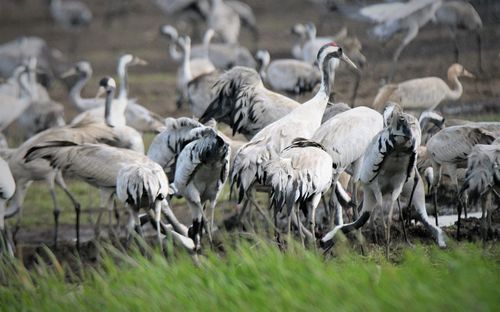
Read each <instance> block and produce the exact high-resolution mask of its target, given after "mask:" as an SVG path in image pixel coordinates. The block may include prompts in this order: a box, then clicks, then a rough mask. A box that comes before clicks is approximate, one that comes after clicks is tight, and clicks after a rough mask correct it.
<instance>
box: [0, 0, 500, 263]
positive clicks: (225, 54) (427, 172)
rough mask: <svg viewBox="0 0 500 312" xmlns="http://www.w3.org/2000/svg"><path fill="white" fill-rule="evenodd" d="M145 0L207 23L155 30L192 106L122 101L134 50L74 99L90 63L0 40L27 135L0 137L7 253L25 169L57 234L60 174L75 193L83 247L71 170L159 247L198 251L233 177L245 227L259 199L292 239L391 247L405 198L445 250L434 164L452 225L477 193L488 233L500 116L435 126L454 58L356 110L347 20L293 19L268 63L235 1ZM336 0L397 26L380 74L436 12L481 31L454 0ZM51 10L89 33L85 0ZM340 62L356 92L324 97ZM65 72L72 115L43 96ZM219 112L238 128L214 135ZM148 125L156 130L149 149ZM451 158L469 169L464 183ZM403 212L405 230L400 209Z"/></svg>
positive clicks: (4, 109) (13, 103)
mask: <svg viewBox="0 0 500 312" xmlns="http://www.w3.org/2000/svg"><path fill="white" fill-rule="evenodd" d="M153 2H154V3H155V4H156V5H158V7H159V8H161V9H162V10H164V11H165V12H166V13H167V14H169V15H177V16H179V19H181V20H183V21H188V23H189V24H190V25H198V24H202V23H203V22H206V27H207V28H206V29H207V30H206V31H205V33H204V36H203V42H202V43H200V44H198V45H196V44H191V38H190V36H188V35H186V34H183V33H181V32H180V31H178V29H176V28H175V27H173V26H172V25H164V26H162V27H161V28H160V33H161V34H162V35H163V37H165V38H166V40H167V42H168V51H169V55H170V57H171V58H172V60H174V61H176V62H178V63H179V68H178V72H177V86H176V94H177V100H176V101H177V105H178V106H179V107H181V106H182V105H184V104H186V103H187V104H188V106H189V110H190V112H191V115H192V116H193V118H190V117H180V118H166V119H164V118H162V117H161V116H159V115H158V114H156V113H154V112H152V111H150V110H149V109H147V108H146V107H145V106H143V105H141V104H139V103H138V101H137V100H135V99H131V98H129V95H128V79H127V77H128V69H129V67H132V66H142V65H145V64H147V62H146V61H144V60H142V59H140V58H139V57H137V56H134V55H131V54H125V55H122V56H120V57H119V60H118V66H117V74H118V78H119V90H118V92H117V95H116V96H115V91H116V88H117V85H116V82H115V80H114V79H113V78H111V77H109V76H106V77H103V78H102V79H101V80H100V82H99V90H98V93H97V96H96V97H95V98H83V97H82V95H81V91H82V89H83V88H84V87H85V86H86V83H87V82H88V80H89V79H90V78H91V76H92V66H91V64H90V63H89V62H83V61H82V62H78V63H76V64H74V65H72V66H69V67H67V66H64V64H62V63H61V62H60V59H61V58H60V52H58V51H57V50H54V49H52V48H50V47H48V45H47V44H46V43H45V41H44V40H43V39H40V38H36V37H23V38H19V39H17V40H15V41H12V42H8V43H5V44H4V45H1V46H0V74H1V75H2V76H4V77H6V78H7V80H6V81H5V82H4V83H3V84H1V85H0V112H1V114H0V131H3V130H5V129H6V128H7V127H8V126H9V125H10V124H12V123H14V122H16V123H18V124H19V125H21V126H22V127H23V128H25V129H26V130H27V131H26V132H27V135H28V138H27V140H26V141H25V142H23V143H22V144H20V145H19V146H18V147H17V148H8V147H7V146H6V142H7V141H6V140H5V139H3V140H0V142H2V143H1V144H3V146H2V147H1V149H0V230H1V232H2V235H1V244H0V246H1V252H3V253H10V254H12V252H13V248H12V247H13V245H12V240H11V237H10V235H9V234H8V231H7V229H6V227H5V223H4V219H5V218H9V217H12V216H14V215H16V214H17V215H18V216H20V215H21V212H22V206H23V201H24V197H25V195H26V192H27V190H28V188H29V186H30V184H31V183H32V182H33V181H46V183H47V184H48V185H49V188H50V193H51V196H52V200H53V205H54V220H55V231H54V243H55V244H57V241H58V228H59V226H58V225H59V214H60V208H59V204H58V201H57V196H56V192H55V187H56V185H57V186H59V187H60V188H62V189H63V190H64V192H65V194H66V195H67V196H68V197H69V198H70V200H71V202H72V203H73V205H74V209H75V213H76V233H77V234H76V237H77V242H76V244H77V246H79V244H80V234H79V233H80V210H81V207H80V204H79V201H78V198H77V197H76V196H74V195H73V194H72V193H71V191H70V189H69V188H68V187H67V186H66V183H65V181H64V179H65V178H66V177H71V178H74V179H79V180H82V181H85V182H86V183H88V184H90V185H92V186H94V187H96V188H98V189H99V190H100V194H101V207H102V209H101V210H100V213H99V217H98V220H97V224H96V232H97V233H99V232H100V226H99V225H100V223H101V215H102V214H103V213H104V212H108V214H109V220H108V222H109V223H110V226H111V223H112V220H113V213H114V211H115V210H116V207H115V204H114V202H115V200H117V201H118V202H120V203H122V204H123V205H125V206H126V207H127V209H128V211H129V221H128V222H127V227H126V228H127V237H128V238H129V241H130V240H131V239H132V237H133V233H137V234H141V233H142V225H144V224H145V223H151V225H152V226H153V227H154V228H155V229H156V231H157V237H158V241H159V245H160V246H161V247H162V248H163V238H164V236H165V235H168V236H170V237H172V238H173V239H174V241H175V242H176V244H179V245H180V246H183V247H184V248H186V249H187V250H189V251H190V252H192V253H195V254H196V253H197V252H199V250H200V249H201V244H202V238H203V235H206V236H207V237H208V241H209V242H210V243H212V241H213V234H214V233H215V231H216V229H217V226H216V220H215V214H214V211H215V209H216V206H217V200H218V197H219V195H220V193H221V190H222V188H223V186H224V185H225V184H226V182H228V183H229V185H230V188H231V190H232V192H234V194H235V195H236V197H237V203H238V205H237V207H238V218H237V219H238V222H239V223H240V224H241V227H242V228H248V226H251V225H250V223H251V211H252V208H255V209H257V211H258V213H259V214H260V215H261V216H262V221H263V222H266V224H267V226H269V227H270V228H272V229H273V231H274V232H275V234H276V239H277V240H278V241H281V240H283V236H282V235H281V234H286V235H288V236H287V238H286V239H287V240H289V239H291V238H292V236H296V237H298V238H299V239H300V241H301V242H302V244H303V245H306V244H307V245H312V246H316V245H317V244H319V245H320V246H322V247H323V248H329V247H330V246H332V244H333V241H334V237H335V235H336V234H337V233H338V232H339V231H341V232H343V233H348V232H351V231H353V230H357V229H360V228H361V227H362V226H363V225H364V224H366V223H367V222H369V224H370V225H371V227H372V229H374V233H377V230H383V235H384V238H385V244H386V248H387V249H386V250H387V252H388V251H389V243H390V238H391V233H390V231H391V223H392V221H393V215H394V209H395V207H396V205H397V206H399V210H400V212H401V209H402V208H401V207H403V208H404V209H406V210H412V211H415V212H416V217H415V218H416V220H417V221H418V222H421V223H422V224H423V225H424V226H425V227H426V228H427V229H428V230H429V232H430V233H431V234H432V236H433V237H434V239H435V240H436V242H437V244H438V245H439V246H440V247H446V238H445V235H444V234H443V231H442V230H441V229H440V228H439V226H438V212H437V196H438V195H439V194H438V193H439V191H440V188H439V186H440V184H441V180H442V179H441V177H442V175H443V171H444V172H446V173H447V174H448V175H449V176H450V180H451V184H452V186H453V187H454V190H455V191H456V202H457V203H458V212H459V213H458V214H459V217H458V222H459V223H458V233H457V235H459V231H460V215H461V211H462V209H464V208H465V207H466V205H467V203H473V204H475V203H477V202H478V201H479V200H481V207H482V209H483V210H482V211H483V225H482V226H483V227H482V228H483V234H484V238H486V237H487V235H488V229H489V228H490V227H491V208H492V204H491V202H492V200H493V199H492V196H493V194H494V195H495V196H496V197H499V196H500V195H499V193H498V192H499V191H500V122H469V121H462V120H451V121H446V125H445V120H444V118H443V117H442V116H441V115H440V114H439V113H437V112H435V111H434V109H435V108H436V107H437V106H438V105H439V104H440V103H441V102H443V101H444V100H456V99H458V98H460V96H461V95H462V92H463V88H462V85H461V83H460V81H459V78H460V77H471V78H473V77H474V76H473V75H472V74H471V73H470V72H468V71H467V70H466V69H465V68H464V67H463V66H462V65H460V64H453V65H451V66H450V68H449V70H448V80H449V81H448V83H447V82H445V81H443V80H442V79H440V78H437V77H424V78H417V79H412V80H408V81H404V82H400V83H397V84H386V85H385V86H383V87H382V88H380V90H379V91H378V93H377V94H376V96H375V99H374V101H373V105H372V106H371V107H366V106H356V107H354V105H353V104H354V101H355V98H356V92H357V87H358V85H359V82H360V80H359V78H360V77H361V75H362V72H361V70H360V68H362V67H363V65H364V64H365V62H366V58H365V56H364V55H363V54H362V52H361V49H362V46H361V43H360V41H359V40H358V39H357V38H356V37H354V36H352V35H349V34H348V32H347V29H345V28H344V29H342V30H341V31H339V32H338V33H337V34H336V35H335V36H332V37H317V36H316V27H315V26H314V24H312V23H306V24H296V25H295V26H294V27H293V28H292V33H293V34H294V36H295V42H294V43H293V45H292V50H291V54H292V56H293V58H290V59H276V60H271V57H270V53H269V52H268V51H267V50H259V51H257V53H256V54H255V57H254V56H253V55H252V53H251V52H250V50H249V49H247V48H246V47H244V46H242V45H241V44H239V43H238V38H239V33H240V26H246V27H248V28H249V29H250V30H251V31H252V33H253V34H254V35H255V36H256V37H258V31H257V24H256V18H255V16H254V14H253V11H252V9H251V7H249V6H248V5H247V4H245V3H243V2H240V1H235V0H209V1H208V0H154V1H153ZM334 3H335V4H336V5H337V6H338V8H339V10H340V12H341V13H343V14H345V15H347V16H348V17H350V18H358V19H359V18H360V17H363V18H364V19H370V20H372V21H374V22H375V23H376V25H375V27H374V28H373V33H374V34H375V35H376V36H377V37H383V38H387V37H391V36H393V35H394V34H396V33H397V32H400V31H407V35H406V36H405V37H404V39H403V42H402V44H401V45H400V47H399V48H398V49H397V50H396V52H395V54H394V57H393V60H394V66H393V68H392V69H391V73H390V74H389V78H390V77H391V76H392V74H393V72H394V70H395V66H396V63H397V60H398V58H399V56H400V54H401V51H402V50H403V48H404V47H405V46H406V45H407V44H408V43H409V42H410V41H411V40H412V39H414V38H415V37H416V35H417V34H418V29H419V28H420V27H422V26H424V25H425V24H426V23H427V22H428V21H430V20H432V19H437V20H438V21H440V22H441V23H443V24H445V25H447V26H448V27H449V28H450V29H451V30H452V33H453V34H455V32H456V30H457V29H458V28H460V27H466V28H467V29H469V30H472V31H475V32H478V31H479V30H480V28H481V26H482V23H481V19H480V17H479V15H478V14H477V12H476V11H475V10H474V8H473V7H472V6H471V5H470V4H468V3H467V2H462V1H440V0H410V1H409V2H392V3H381V4H374V5H370V6H365V7H363V8H355V7H354V6H350V5H347V4H345V3H344V2H343V1H334ZM50 12H51V15H52V17H53V19H54V21H55V22H56V23H57V25H60V26H61V27H63V28H64V29H66V30H68V31H71V32H75V31H77V32H79V31H82V29H83V31H84V27H85V26H86V25H88V24H89V23H90V22H91V21H92V13H91V11H90V10H89V9H88V7H87V6H86V5H85V4H84V3H82V2H79V1H74V0H51V1H50ZM478 34H479V32H478ZM478 38H479V35H478ZM212 39H217V40H218V41H217V42H216V43H212V42H211V41H212ZM457 53H458V52H457ZM480 54H481V52H479V55H480ZM479 60H480V58H479ZM339 72H340V73H346V74H347V75H346V76H349V74H352V75H353V76H350V77H355V78H354V79H353V85H354V91H353V95H352V97H351V103H350V105H347V104H345V103H331V102H330V101H331V94H332V90H333V89H334V82H335V78H336V74H338V73H339ZM69 76H72V77H74V80H73V81H74V84H73V85H72V86H70V91H69V99H68V102H69V103H71V104H72V106H73V107H74V108H75V109H76V110H77V111H79V112H80V114H79V115H77V116H76V117H75V118H74V119H73V120H72V121H71V122H70V123H69V124H66V123H65V121H64V119H63V118H62V107H61V105H60V104H58V103H56V102H54V101H53V100H51V98H50V95H49V92H48V91H47V89H46V86H48V85H50V81H51V80H52V79H54V78H64V77H69ZM310 92H313V93H314V96H313V97H312V98H310V100H308V101H306V102H304V103H300V102H298V101H296V100H295V99H294V97H293V96H294V95H298V94H304V93H306V94H307V93H310ZM374 95H375V94H374ZM102 96H104V98H101V97H102ZM217 122H220V123H224V124H227V125H228V126H229V127H230V128H231V129H232V133H233V135H235V134H241V135H243V136H244V137H245V138H246V139H247V140H248V141H242V140H238V139H236V138H234V137H230V136H227V135H225V134H223V133H222V132H221V131H219V130H218V129H217ZM33 124H34V125H33ZM144 132H154V133H157V135H156V137H155V138H154V140H153V141H152V143H151V145H150V146H149V149H148V150H147V151H145V148H144V143H143V137H142V133H144ZM0 134H1V132H0ZM2 137H3V135H2ZM458 168H467V169H466V173H465V178H464V180H463V182H462V181H459V179H458ZM227 180H229V181H227ZM426 183H427V186H426ZM346 189H349V190H350V192H347V191H346ZM426 189H427V192H429V193H431V194H432V195H433V200H434V214H435V217H436V222H435V224H434V223H433V222H432V221H430V219H429V217H428V214H427V209H426V203H425V195H426ZM257 191H265V192H267V193H269V195H270V198H269V209H268V210H266V209H263V208H262V207H260V205H261V204H260V203H259V200H257V198H256V192H257ZM361 193H362V199H361V200H358V196H359V195H360V194H361ZM172 196H178V197H182V198H184V199H185V203H186V205H187V207H189V210H190V212H191V214H192V224H191V225H190V226H189V227H188V226H185V225H184V224H182V223H181V222H179V221H178V220H177V218H176V216H175V215H174V213H173V211H172V209H171V207H170V199H171V198H172ZM325 198H326V199H325ZM207 202H208V205H209V206H210V208H209V209H205V206H206V203H207ZM358 202H359V203H360V204H359V205H358ZM207 213H210V215H207ZM345 219H350V221H349V222H344V220H345ZM399 219H400V221H401V222H402V226H403V230H404V229H405V228H404V226H405V222H404V221H405V220H403V219H404V218H403V215H402V214H400V217H399Z"/></svg>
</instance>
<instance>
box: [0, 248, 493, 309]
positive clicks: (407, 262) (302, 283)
mask: <svg viewBox="0 0 500 312" xmlns="http://www.w3.org/2000/svg"><path fill="white" fill-rule="evenodd" d="M105 254H107V256H104V259H103V260H102V264H101V265H100V266H97V267H96V268H92V269H86V270H84V273H83V280H82V281H81V282H79V283H70V282H67V280H68V273H67V272H65V269H64V265H60V264H59V263H57V262H55V261H54V262H53V264H52V265H51V266H50V269H49V266H48V265H46V264H42V265H39V266H38V267H37V268H36V269H34V270H32V271H27V270H26V269H25V268H24V267H23V266H21V265H19V264H10V265H3V266H2V267H1V269H0V278H1V281H2V286H0V309H6V308H7V307H8V310H9V311H21V310H22V311H76V310H78V311H143V310H146V311H186V310H187V311H215V310H217V311H265V310H273V311H290V310H292V311H297V310H298V311H332V310H345V311H352V310H358V311H359V310H369V311H388V310H389V311H393V310H403V309H404V310H408V311H422V310H438V311H444V310H450V311H494V310H498V308H499V301H498V298H499V297H498V296H499V295H500V291H499V289H498V280H499V278H500V274H499V273H500V270H499V268H500V267H499V259H500V258H499V256H500V253H499V250H498V248H497V247H493V248H490V249H482V248H480V247H477V246H474V245H469V244H466V245H461V246H457V247H455V248H453V249H452V250H445V251H443V250H438V249H437V248H434V247H422V246H419V247H417V248H414V249H408V250H406V252H404V254H403V255H402V256H400V259H399V260H398V262H397V264H395V263H391V262H387V261H386V260H385V259H384V257H383V256H381V255H380V254H379V253H372V254H370V255H369V256H361V255H359V254H356V253H353V252H352V251H347V252H345V253H341V254H340V255H339V256H337V257H335V258H333V259H329V260H325V259H324V258H323V257H322V256H319V255H317V254H316V253H315V252H312V251H306V250H304V249H302V248H298V247H297V246H294V247H293V248H291V250H289V251H287V252H281V251H279V250H278V249H277V248H276V247H274V246H271V245H268V244H267V243H264V242H262V241H258V242H257V243H253V244H250V243H242V244H239V245H238V247H235V248H233V249H230V250H229V251H228V252H227V253H226V254H225V255H224V256H217V255H215V254H209V255H208V256H207V257H204V258H203V259H202V261H201V265H200V266H196V265H194V263H193V261H192V260H191V259H189V256H187V255H180V256H179V257H177V258H175V259H173V260H170V261H166V260H165V259H164V258H163V257H161V256H160V255H159V254H153V256H152V257H150V259H146V258H144V257H142V256H139V255H138V254H134V255H132V256H130V255H125V254H121V253H119V252H110V251H108V252H107V253H105ZM113 259H114V260H113ZM116 259H119V261H118V260H116Z"/></svg>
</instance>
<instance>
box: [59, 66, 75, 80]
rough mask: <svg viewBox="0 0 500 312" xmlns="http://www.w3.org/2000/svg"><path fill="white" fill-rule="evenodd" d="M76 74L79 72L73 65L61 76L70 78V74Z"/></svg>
mask: <svg viewBox="0 0 500 312" xmlns="http://www.w3.org/2000/svg"><path fill="white" fill-rule="evenodd" d="M76 74H77V72H76V69H75V68H74V67H71V68H70V69H68V70H67V71H65V72H64V73H62V75H61V78H68V77H69V76H73V75H76Z"/></svg>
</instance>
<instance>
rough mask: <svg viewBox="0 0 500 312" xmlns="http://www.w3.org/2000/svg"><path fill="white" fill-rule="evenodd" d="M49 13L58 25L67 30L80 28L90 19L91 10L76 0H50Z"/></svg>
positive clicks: (88, 22)
mask: <svg viewBox="0 0 500 312" xmlns="http://www.w3.org/2000/svg"><path fill="white" fill-rule="evenodd" d="M50 15H51V16H52V18H53V19H54V21H55V22H56V23H57V24H59V26H61V27H63V28H64V29H65V30H69V31H78V30H81V29H82V28H84V27H87V26H89V25H90V22H91V21H92V11H90V9H89V7H88V6H87V5H85V4H84V3H83V2H81V1H77V0H64V1H63V0H50Z"/></svg>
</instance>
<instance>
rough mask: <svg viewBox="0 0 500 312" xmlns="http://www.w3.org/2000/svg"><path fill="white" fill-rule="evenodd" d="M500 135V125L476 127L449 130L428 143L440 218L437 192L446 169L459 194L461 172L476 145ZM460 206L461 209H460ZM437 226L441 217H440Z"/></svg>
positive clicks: (435, 206)
mask: <svg viewBox="0 0 500 312" xmlns="http://www.w3.org/2000/svg"><path fill="white" fill-rule="evenodd" d="M499 135H500V123H494V122H491V123H488V122H484V123H473V124H468V125H463V126H453V127H447V128H444V129H443V130H441V131H439V132H438V133H437V134H436V135H434V136H433V137H432V138H431V139H430V140H429V141H428V142H427V154H428V155H429V158H430V159H431V164H432V168H433V171H434V175H435V178H434V183H433V185H432V193H433V197H434V209H435V213H436V215H437V191H438V187H439V185H440V183H441V176H442V167H443V166H445V167H446V169H447V172H448V175H449V176H450V179H451V185H452V186H453V187H454V189H455V191H456V192H457V194H458V191H459V185H458V177H457V168H458V167H460V166H461V167H465V165H466V162H467V156H468V155H469V154H470V152H471V151H472V149H473V147H474V146H475V145H476V144H490V143H491V142H493V141H494V140H495V138H496V137H498V136H499ZM460 208H461V207H460V205H459V207H458V209H460ZM436 223H437V216H436Z"/></svg>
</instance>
